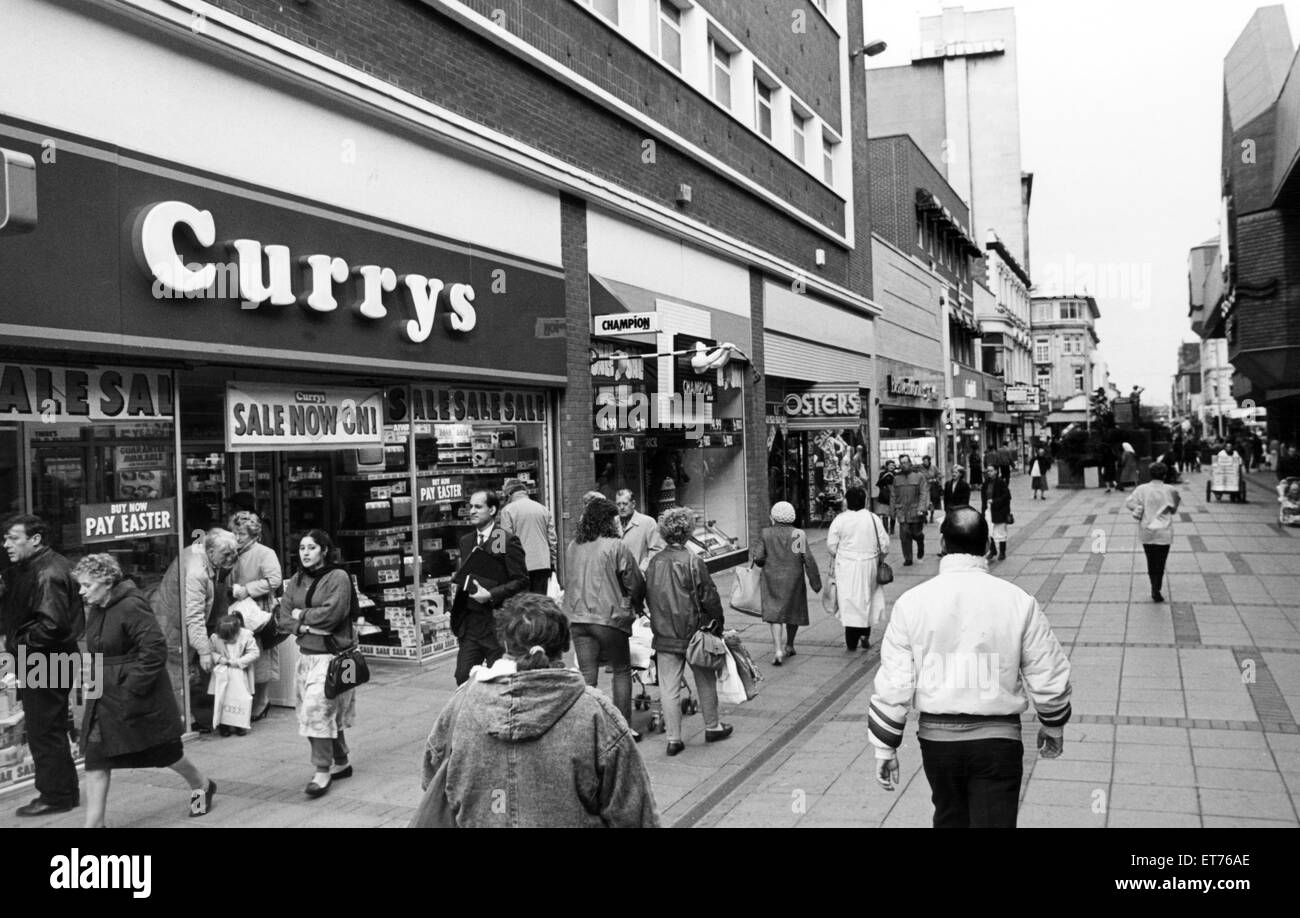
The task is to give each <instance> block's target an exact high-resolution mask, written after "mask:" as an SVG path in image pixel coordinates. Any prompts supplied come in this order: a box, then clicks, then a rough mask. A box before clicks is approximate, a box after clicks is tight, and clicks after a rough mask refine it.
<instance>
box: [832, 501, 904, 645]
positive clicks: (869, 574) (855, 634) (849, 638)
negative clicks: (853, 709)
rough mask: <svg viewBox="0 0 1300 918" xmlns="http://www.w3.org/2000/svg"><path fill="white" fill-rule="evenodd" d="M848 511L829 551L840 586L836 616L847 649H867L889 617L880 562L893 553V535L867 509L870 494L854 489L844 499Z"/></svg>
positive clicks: (835, 527)
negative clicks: (879, 625)
mask: <svg viewBox="0 0 1300 918" xmlns="http://www.w3.org/2000/svg"><path fill="white" fill-rule="evenodd" d="M844 499H845V503H847V505H848V508H849V509H848V510H846V511H845V512H844V513H841V514H840V515H839V516H837V517H835V519H834V520H832V521H831V528H830V531H829V532H828V533H827V534H826V550H827V551H829V552H830V555H831V570H832V571H833V572H834V574H833V578H834V582H835V585H836V592H837V597H836V598H837V601H838V608H837V610H836V613H835V614H836V617H838V618H839V620H840V624H841V625H843V626H844V646H845V649H847V650H856V649H857V648H858V644H859V642H861V645H862V649H863V650H865V649H866V648H867V647H868V645H870V643H871V628H872V626H873V625H875V624H877V623H879V622H881V621H883V620H884V618H885V594H884V592H883V591H882V590H881V589H880V585H879V584H877V583H876V571H877V569H878V568H879V563H880V561H881V560H882V559H883V558H884V557H885V556H886V555H888V554H889V533H887V532H886V531H885V524H884V523H883V522H881V520H880V517H878V516H876V514H874V513H872V512H871V511H870V510H868V509H866V506H867V493H866V492H865V491H863V490H862V489H861V488H850V489H849V493H848V494H846V495H845V497H844Z"/></svg>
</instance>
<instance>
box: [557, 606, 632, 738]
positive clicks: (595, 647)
mask: <svg viewBox="0 0 1300 918" xmlns="http://www.w3.org/2000/svg"><path fill="white" fill-rule="evenodd" d="M569 633H570V634H571V635H572V636H573V652H574V653H575V654H577V655H578V669H580V670H582V678H583V679H585V680H587V684H588V685H590V686H591V687H592V688H595V687H596V680H597V678H598V676H599V673H600V661H601V660H605V661H606V662H608V663H609V665H610V666H612V667H613V668H614V707H616V708H618V713H620V714H622V715H623V719H624V720H626V721H627V722H628V724H629V726H630V725H631V723H632V657H631V653H630V651H629V649H628V643H627V641H628V637H627V634H626V633H625V632H622V631H619V630H618V629H617V628H611V627H610V626H609V625H591V624H584V623H582V622H574V624H573V625H571V626H570V629H569Z"/></svg>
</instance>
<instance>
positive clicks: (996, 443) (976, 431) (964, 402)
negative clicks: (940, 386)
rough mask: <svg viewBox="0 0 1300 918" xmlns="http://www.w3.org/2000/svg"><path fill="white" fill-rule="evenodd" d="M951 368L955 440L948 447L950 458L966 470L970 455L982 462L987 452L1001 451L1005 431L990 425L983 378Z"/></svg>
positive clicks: (965, 369) (990, 407) (988, 397)
mask: <svg viewBox="0 0 1300 918" xmlns="http://www.w3.org/2000/svg"><path fill="white" fill-rule="evenodd" d="M954 367H956V368H957V372H956V373H955V374H954V375H953V380H952V391H953V398H952V407H953V413H954V415H955V416H956V421H955V423H954V428H955V433H956V436H954V437H953V439H952V441H950V444H949V447H950V449H949V458H950V460H952V461H956V462H958V463H960V464H961V465H964V466H967V467H969V466H970V462H971V456H972V455H973V454H975V453H978V454H979V455H980V457H981V459H983V457H984V454H985V453H987V452H988V451H989V450H992V449H1001V448H1002V447H1003V442H1002V441H1003V439H1004V437H1005V436H1006V433H1005V429H1004V428H1002V427H995V426H994V425H993V413H994V411H993V409H994V404H993V401H992V393H991V392H990V391H989V386H988V384H987V381H986V377H985V376H984V374H983V373H979V372H977V371H975V370H972V369H970V368H969V367H966V366H963V365H961V364H954ZM1008 420H1009V418H1008ZM976 477H978V475H977V476H976Z"/></svg>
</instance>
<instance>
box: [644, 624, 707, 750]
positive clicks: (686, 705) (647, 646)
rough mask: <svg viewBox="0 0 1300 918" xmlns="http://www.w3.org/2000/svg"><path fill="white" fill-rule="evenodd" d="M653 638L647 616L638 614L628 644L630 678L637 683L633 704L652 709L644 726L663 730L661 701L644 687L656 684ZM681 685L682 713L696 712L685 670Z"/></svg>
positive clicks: (666, 725) (696, 703)
mask: <svg viewBox="0 0 1300 918" xmlns="http://www.w3.org/2000/svg"><path fill="white" fill-rule="evenodd" d="M653 639H654V635H653V633H652V632H651V630H650V622H649V620H648V619H646V618H638V619H637V620H636V621H635V622H633V624H632V636H631V637H630V638H629V639H628V648H629V649H630V650H631V656H632V682H633V683H634V684H635V685H636V689H637V691H636V694H635V695H633V696H632V707H633V709H634V710H637V711H652V712H653V713H652V714H651V715H650V725H649V726H648V727H647V728H646V729H647V730H648V731H649V732H651V733H656V732H658V733H663V732H664V731H665V730H667V729H668V724H667V722H666V721H665V720H664V711H663V702H662V700H661V699H658V698H655V699H652V698H651V697H650V693H649V691H648V690H647V689H648V687H649V686H651V685H658V684H659V668H658V666H657V665H656V664H657V662H658V661H657V660H656V654H655V652H654V650H653V649H652V647H651V641H652V640H653ZM681 687H682V695H681V699H680V701H679V702H678V703H679V704H680V705H681V711H682V713H683V714H688V715H689V714H695V713H698V711H699V710H700V705H699V702H698V701H696V700H695V696H694V694H693V693H692V692H691V689H690V685H689V684H687V682H686V678H685V675H684V674H683V677H682V683H681Z"/></svg>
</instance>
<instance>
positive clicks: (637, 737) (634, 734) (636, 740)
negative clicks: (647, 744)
mask: <svg viewBox="0 0 1300 918" xmlns="http://www.w3.org/2000/svg"><path fill="white" fill-rule="evenodd" d="M632 742H634V743H639V742H641V734H640V733H638V732H637V731H636V730H633V731H632Z"/></svg>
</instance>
